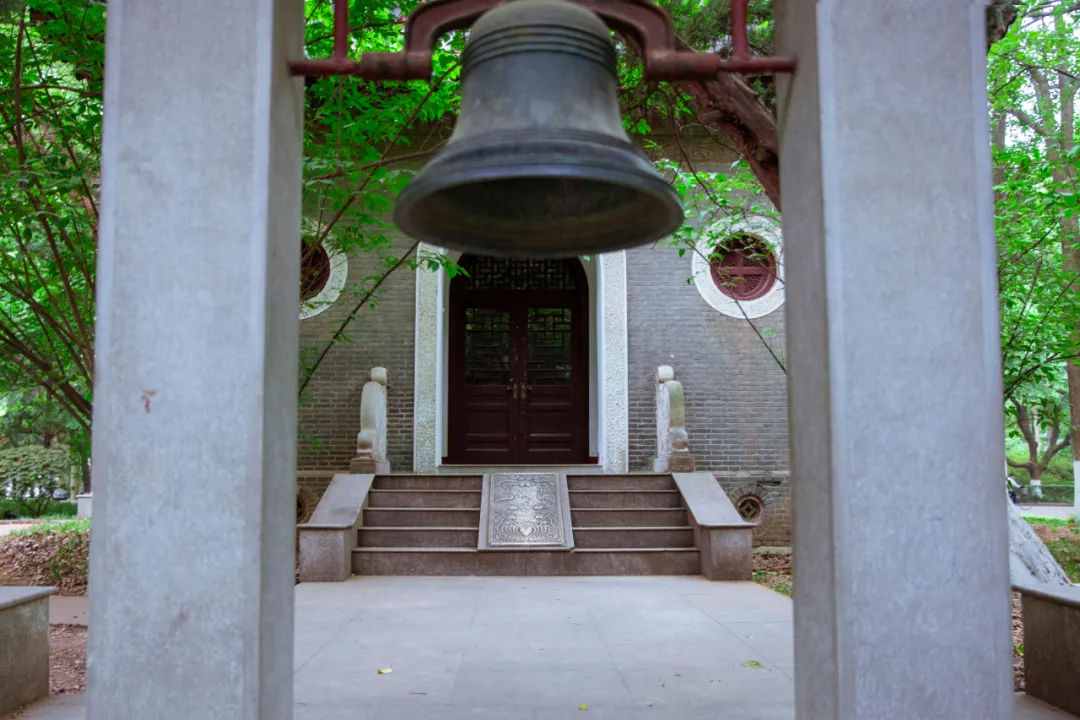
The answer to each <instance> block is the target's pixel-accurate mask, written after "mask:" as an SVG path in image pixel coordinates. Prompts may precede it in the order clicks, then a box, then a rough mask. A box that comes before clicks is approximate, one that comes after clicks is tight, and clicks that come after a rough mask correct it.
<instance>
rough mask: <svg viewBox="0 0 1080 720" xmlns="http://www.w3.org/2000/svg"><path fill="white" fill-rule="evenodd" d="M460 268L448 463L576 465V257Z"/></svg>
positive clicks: (581, 359)
mask: <svg viewBox="0 0 1080 720" xmlns="http://www.w3.org/2000/svg"><path fill="white" fill-rule="evenodd" d="M571 262H572V263H574V264H576V267H575V266H574V265H571V264H569V263H571ZM461 264H462V265H463V267H467V270H468V275H465V276H458V277H457V278H455V280H454V281H453V282H452V284H451V291H450V368H449V369H450V388H449V389H450V412H449V418H448V420H449V422H450V428H449V430H450V433H449V436H450V443H449V451H450V452H449V455H450V457H449V460H450V462H453V463H464V464H483V465H522V464H530V465H533V464H535V465H549V464H576V463H583V462H586V461H587V460H588V435H589V424H588V423H589V415H588V412H589V410H588V348H587V338H588V325H587V323H588V318H587V308H588V286H587V281H586V280H585V277H584V271H583V270H582V268H581V267H580V262H579V261H577V260H573V261H535V260H529V261H511V260H506V259H499V258H475V259H469V258H463V259H462V261H461Z"/></svg>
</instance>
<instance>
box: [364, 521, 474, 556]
mask: <svg viewBox="0 0 1080 720" xmlns="http://www.w3.org/2000/svg"><path fill="white" fill-rule="evenodd" d="M479 534H480V530H479V528H478V527H476V526H473V527H365V528H361V529H360V545H361V546H362V547H375V548H379V547H412V548H444V547H456V548H469V549H472V550H475V549H476V544H477V541H478V540H479V537H478V536H479Z"/></svg>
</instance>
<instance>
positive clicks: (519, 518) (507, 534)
mask: <svg viewBox="0 0 1080 720" xmlns="http://www.w3.org/2000/svg"><path fill="white" fill-rule="evenodd" d="M573 547H574V535H573V530H572V528H571V526H570V494H569V491H568V490H567V487H566V475H564V474H562V473H556V472H551V473H492V474H490V475H485V476H484V492H483V497H482V499H481V503H480V544H479V549H480V550H548V551H550V550H570V549H572V548H573Z"/></svg>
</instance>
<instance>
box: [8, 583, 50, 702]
mask: <svg viewBox="0 0 1080 720" xmlns="http://www.w3.org/2000/svg"><path fill="white" fill-rule="evenodd" d="M54 592H56V588H38V587H0V715H4V714H6V713H9V712H11V711H12V710H14V709H15V708H17V707H20V706H22V705H28V704H30V703H32V702H35V701H37V700H40V699H41V698H43V697H45V696H46V695H48V694H49V596H50V595H52V594H53V593H54Z"/></svg>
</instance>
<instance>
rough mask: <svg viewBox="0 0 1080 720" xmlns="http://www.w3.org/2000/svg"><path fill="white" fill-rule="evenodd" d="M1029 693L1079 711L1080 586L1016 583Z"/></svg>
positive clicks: (1064, 708) (1070, 709)
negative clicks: (1021, 617)
mask: <svg viewBox="0 0 1080 720" xmlns="http://www.w3.org/2000/svg"><path fill="white" fill-rule="evenodd" d="M1013 589H1014V590H1016V591H1017V592H1019V593H1020V601H1021V612H1022V613H1023V617H1024V679H1025V683H1026V687H1027V694H1028V695H1030V696H1032V697H1035V698H1038V699H1040V700H1042V701H1044V702H1047V703H1049V704H1050V705H1053V706H1055V707H1059V708H1061V709H1062V710H1064V711H1066V712H1069V713H1072V714H1073V715H1080V680H1078V679H1077V678H1080V588H1077V587H1072V586H1064V587H1054V586H1050V585H1033V584H1027V583H1024V584H1016V585H1014V586H1013Z"/></svg>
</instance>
